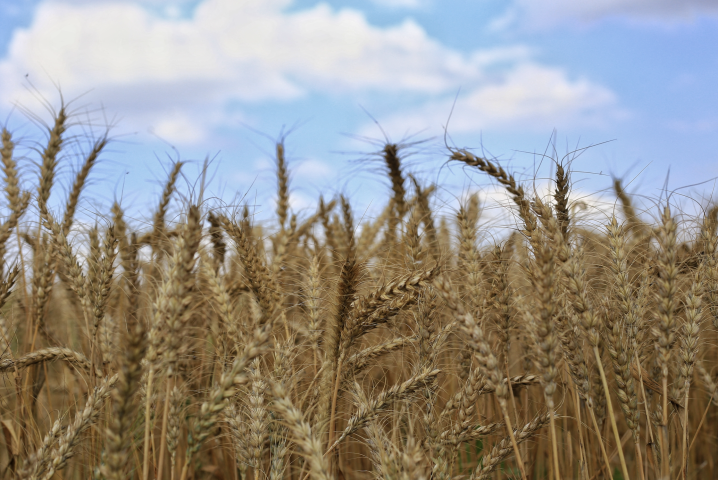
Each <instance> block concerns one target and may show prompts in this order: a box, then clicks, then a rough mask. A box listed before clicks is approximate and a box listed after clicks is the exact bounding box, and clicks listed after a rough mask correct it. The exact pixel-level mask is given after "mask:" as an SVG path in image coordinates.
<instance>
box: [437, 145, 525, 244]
mask: <svg viewBox="0 0 718 480" xmlns="http://www.w3.org/2000/svg"><path fill="white" fill-rule="evenodd" d="M451 160H455V161H458V162H462V163H464V164H466V165H468V166H470V167H476V168H478V169H479V170H481V171H482V172H485V173H486V174H488V175H490V176H492V177H494V178H495V179H496V180H497V181H498V182H499V183H500V184H501V185H503V186H504V188H506V191H507V192H509V194H510V195H511V196H512V200H513V201H514V203H515V204H516V206H518V208H519V216H520V217H521V220H522V221H523V222H524V233H525V235H526V236H527V237H528V238H529V240H531V239H532V235H533V232H534V231H535V230H536V228H537V227H538V225H537V224H536V216H535V215H534V214H533V212H532V211H531V204H530V202H529V200H528V198H527V197H526V194H525V193H524V189H523V187H522V186H521V185H519V184H518V183H517V182H516V179H515V178H514V176H513V175H511V174H509V173H506V171H505V170H504V169H503V168H501V167H500V166H498V165H494V163H492V162H491V161H489V160H486V159H483V158H481V157H477V156H476V155H474V154H473V153H470V152H468V151H466V150H456V151H452V152H451Z"/></svg>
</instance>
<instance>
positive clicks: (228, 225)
mask: <svg viewBox="0 0 718 480" xmlns="http://www.w3.org/2000/svg"><path fill="white" fill-rule="evenodd" d="M220 220H221V222H222V226H223V227H224V229H225V231H226V232H227V234H228V235H229V236H230V238H232V240H234V242H235V245H236V247H237V253H238V254H239V257H240V260H241V261H242V265H243V266H244V273H245V276H246V279H247V281H248V283H249V287H250V288H251V289H252V292H253V293H254V295H255V296H256V297H257V301H259V305H260V306H261V307H262V311H263V316H264V318H265V321H266V318H268V317H271V316H272V315H273V314H274V312H275V311H276V310H277V309H279V308H280V306H281V303H280V296H279V287H278V286H277V285H276V283H275V282H274V279H273V277H272V274H271V272H270V271H269V269H268V268H267V265H266V262H265V260H264V259H263V258H262V257H261V256H260V255H259V254H258V252H257V249H256V247H255V245H254V243H253V242H252V240H251V237H250V236H249V233H248V231H247V229H246V227H240V226H239V225H237V224H236V223H234V222H232V221H230V220H229V219H228V218H227V217H224V216H222V217H220Z"/></svg>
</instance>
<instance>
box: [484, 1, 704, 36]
mask: <svg viewBox="0 0 718 480" xmlns="http://www.w3.org/2000/svg"><path fill="white" fill-rule="evenodd" d="M702 15H709V16H718V3H716V2H715V0H680V1H676V0H592V1H590V2H576V1H572V0H515V2H514V5H513V6H512V7H511V8H510V9H509V10H507V12H506V13H505V15H503V16H502V17H499V18H497V19H496V20H494V22H493V26H494V27H495V28H500V29H501V28H507V27H508V26H513V25H515V24H516V23H517V22H519V23H521V24H523V25H525V26H528V27H532V28H545V27H551V26H555V25H557V24H575V23H580V24H587V23H591V22H595V21H598V20H602V19H606V18H623V19H627V20H632V21H649V22H661V23H665V22H670V23H674V22H687V21H692V20H694V19H695V18H696V17H699V16H702Z"/></svg>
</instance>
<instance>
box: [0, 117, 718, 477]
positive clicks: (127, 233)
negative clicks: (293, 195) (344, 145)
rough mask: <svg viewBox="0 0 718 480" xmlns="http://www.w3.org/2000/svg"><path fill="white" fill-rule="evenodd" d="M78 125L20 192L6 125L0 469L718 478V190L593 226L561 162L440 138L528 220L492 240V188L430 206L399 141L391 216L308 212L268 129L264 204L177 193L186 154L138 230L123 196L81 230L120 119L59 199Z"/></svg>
mask: <svg viewBox="0 0 718 480" xmlns="http://www.w3.org/2000/svg"><path fill="white" fill-rule="evenodd" d="M69 122H70V120H69V119H68V114H67V112H66V109H65V108H62V109H60V110H59V111H57V112H56V113H55V114H54V116H53V122H52V124H50V125H48V126H47V139H46V141H43V143H42V145H41V146H40V148H38V149H37V153H38V159H37V160H38V161H37V163H38V164H39V180H38V181H37V185H36V187H33V188H32V190H31V191H23V190H22V189H21V186H22V185H24V184H25V183H26V182H27V181H28V180H27V178H25V177H29V176H30V174H29V173H25V174H23V177H24V178H23V182H22V183H21V181H20V180H21V179H20V178H19V174H18V168H19V167H18V160H19V155H18V154H17V153H16V148H15V144H14V142H13V136H12V135H11V133H10V132H8V131H7V130H5V129H4V130H3V131H2V152H1V153H2V172H3V176H4V179H3V180H4V193H5V201H6V207H5V210H4V213H3V218H4V219H3V220H2V223H1V224H0V276H1V277H0V280H1V284H0V307H1V312H2V315H1V316H0V341H1V342H2V357H1V359H0V372H1V373H2V376H3V383H2V386H1V388H2V391H1V393H0V413H1V415H2V418H1V420H0V428H2V432H3V435H2V436H1V438H0V440H2V441H3V442H2V443H3V446H4V448H2V449H1V450H0V474H1V475H2V477H3V478H22V479H45V480H47V479H50V478H52V477H55V476H56V477H58V478H68V479H69V478H82V479H86V478H93V479H94V478H98V479H100V478H104V479H108V480H111V479H121V478H135V479H143V480H148V479H155V478H157V479H168V478H169V479H181V480H186V479H188V478H217V479H226V480H233V479H237V480H239V479H245V478H247V479H249V478H251V479H255V480H259V479H265V478H269V479H274V480H279V479H296V480H305V479H330V478H336V479H343V478H346V479H352V478H358V479H362V478H381V479H407V480H408V479H436V480H440V479H441V480H443V479H460V478H467V479H472V480H473V479H489V478H519V477H520V478H522V479H527V478H553V479H556V480H558V479H561V478H564V479H565V478H580V479H585V480H589V479H598V478H623V479H624V480H628V479H629V478H634V479H640V480H644V479H648V478H656V479H668V478H688V477H690V478H713V477H715V476H716V474H718V469H717V468H716V465H715V464H714V460H713V454H714V453H715V452H716V447H717V445H716V443H715V435H714V433H713V432H715V431H716V428H718V416H717V415H716V412H717V410H716V409H715V408H712V407H711V404H714V405H718V392H717V388H718V387H717V385H716V381H715V380H714V378H713V376H712V375H711V370H712V369H713V368H714V367H715V366H716V364H717V361H718V355H716V352H715V350H712V349H711V348H710V346H711V342H713V341H715V339H716V334H715V332H714V329H715V328H718V292H717V291H716V289H717V288H718V265H717V264H716V262H717V258H716V255H717V253H716V242H717V241H718V238H717V236H716V226H717V225H718V208H716V207H714V206H711V205H708V206H707V207H706V209H705V214H704V215H703V216H701V217H700V218H693V219H688V220H686V219H685V218H684V217H681V218H683V220H682V221H680V222H679V221H678V217H677V216H675V215H674V213H673V212H672V211H671V208H670V207H669V206H668V205H665V204H664V205H663V206H661V209H660V212H661V213H660V215H658V218H659V220H658V221H656V222H653V223H647V222H646V221H645V220H642V219H641V218H640V216H639V215H638V214H637V212H636V211H635V207H634V206H633V204H632V201H631V198H630V197H629V196H628V195H627V194H626V193H625V192H624V190H623V189H622V188H621V184H620V182H616V184H615V193H616V195H617V197H618V201H617V205H619V210H620V211H619V212H617V213H616V215H615V216H612V217H611V216H609V217H608V218H607V219H606V222H605V225H603V226H602V227H600V228H586V227H582V226H581V225H578V224H576V219H575V217H574V215H573V213H572V209H571V202H570V199H569V192H570V179H569V175H568V172H567V169H565V168H564V167H565V165H562V164H561V162H557V163H556V165H555V179H554V181H553V185H554V186H555V188H553V189H552V190H553V191H552V193H553V194H552V195H550V196H546V197H545V198H541V196H539V195H528V194H527V193H526V190H524V188H523V187H522V185H521V184H520V183H519V182H517V181H516V180H515V178H514V176H513V175H512V174H510V173H508V172H506V171H505V170H504V169H503V168H501V167H500V166H499V165H498V164H497V163H496V162H491V161H489V160H486V159H483V158H480V157H478V156H475V155H474V154H472V153H470V152H468V151H465V150H451V149H449V151H448V156H449V158H450V160H451V161H452V162H454V163H456V164H459V165H461V166H462V168H464V169H465V170H466V171H467V172H468V174H469V175H476V176H483V175H488V176H489V177H490V178H492V179H493V180H494V181H496V182H498V183H499V184H500V185H501V186H503V187H504V188H505V189H506V191H507V192H508V195H509V198H511V199H512V200H513V206H512V207H509V208H511V209H512V211H513V212H514V213H515V214H516V218H517V219H518V222H517V228H516V229H515V230H514V231H513V233H511V234H510V235H508V236H507V238H504V239H501V240H500V241H499V240H497V241H496V242H495V244H493V245H490V246H489V247H486V246H480V245H482V244H481V243H480V242H479V241H478V238H479V235H480V233H481V232H480V227H479V222H480V216H481V208H480V206H479V202H478V197H477V196H476V195H473V196H469V197H468V198H467V199H466V201H465V202H464V204H463V205H462V206H461V207H460V208H459V210H458V212H455V213H454V214H453V217H451V216H448V215H445V216H439V215H438V214H437V212H436V210H435V209H432V203H433V200H432V195H435V186H433V185H422V184H421V183H420V182H419V181H418V180H416V179H415V178H414V177H413V176H411V175H410V173H409V172H407V171H406V169H405V168H404V167H405V165H402V149H401V148H400V146H397V145H395V144H386V145H385V146H384V147H383V149H382V151H381V152H380V154H379V156H380V157H381V158H382V160H383V162H384V165H385V167H386V172H387V174H388V178H389V179H390V181H391V187H392V188H391V194H390V195H389V199H388V202H387V204H386V206H385V208H384V209H383V212H382V213H381V215H378V216H377V217H376V218H375V219H372V220H371V221H368V222H365V223H363V224H361V225H359V224H357V222H356V217H355V215H354V213H353V211H352V207H351V205H350V203H349V201H348V200H347V199H346V198H345V197H343V196H337V198H335V199H333V200H331V201H325V200H322V199H320V200H319V208H318V210H317V211H316V213H314V214H312V215H309V216H307V215H304V217H305V218H297V216H295V215H293V214H291V211H290V210H291V209H290V207H289V185H288V183H289V182H288V178H289V172H288V167H287V164H286V161H285V158H284V146H283V144H282V143H281V142H280V143H278V144H277V145H276V171H277V179H278V182H277V183H278V191H277V203H276V220H275V222H274V224H273V225H269V224H264V225H262V226H260V225H258V224H257V222H254V221H253V219H252V216H251V215H250V210H249V209H248V208H247V207H246V206H245V207H244V209H242V208H237V209H228V208H219V207H218V208H210V207H207V206H206V204H205V205H203V204H201V202H195V203H193V202H192V200H191V199H190V200H187V198H188V197H190V198H191V195H188V196H187V195H186V196H184V197H183V198H184V199H185V201H183V202H178V201H176V200H175V202H172V200H173V197H175V199H176V197H177V193H176V188H177V182H178V178H179V177H180V172H181V168H182V163H180V162H177V163H174V164H173V165H172V166H171V171H170V174H169V179H168V180H167V183H166V186H165V188H164V191H163V193H162V196H161V198H160V199H159V202H158V205H157V206H156V210H155V211H154V215H153V218H152V221H151V222H150V223H149V225H150V226H149V227H148V228H145V229H144V230H140V231H136V230H135V229H133V227H132V226H131V225H130V223H131V222H130V221H129V220H127V219H126V218H125V216H124V214H123V210H122V208H121V206H120V205H119V204H117V203H115V204H114V206H113V207H112V209H111V212H109V213H107V215H105V216H102V217H99V216H98V217H97V218H96V219H95V222H96V223H95V226H93V227H91V228H86V229H83V228H82V227H81V226H78V225H77V222H74V221H73V218H74V217H75V212H76V210H77V208H78V207H77V206H78V200H79V199H80V195H81V192H82V190H83V186H84V185H85V183H86V181H87V178H88V174H89V173H90V171H91V169H92V167H93V165H94V164H95V163H96V162H97V159H98V156H99V155H100V154H101V152H102V150H103V148H105V147H106V145H107V141H108V139H107V137H106V136H101V137H100V138H99V139H97V141H95V142H94V144H93V145H92V148H91V149H89V154H87V155H86V157H84V163H83V164H82V167H81V168H80V169H79V170H78V172H77V176H76V179H75V181H74V184H73V185H72V187H71V189H70V193H69V195H68V196H67V200H66V202H65V208H64V211H62V212H54V211H51V210H55V209H51V208H50V207H49V203H48V201H49V199H50V195H51V191H52V190H53V184H54V183H57V182H56V174H57V170H58V168H57V166H58V160H59V158H61V157H62V155H63V152H64V151H65V150H63V149H64V148H66V147H67V142H68V139H67V138H66V137H67V136H68V128H69V127H70V124H69ZM24 161H27V160H24ZM55 190H57V188H56V189H55ZM55 203H57V202H55ZM205 203H206V202H205ZM172 205H177V206H175V207H173V206H172ZM179 205H181V206H179ZM173 208H174V209H175V210H179V212H176V213H173V214H172V215H171V218H172V220H171V221H170V220H168V217H170V215H169V213H168V212H171V211H173ZM56 210H60V209H59V208H58V209H56ZM642 216H646V215H642ZM679 223H680V225H679ZM85 224H87V223H85ZM89 225H92V223H90V224H89ZM679 226H680V229H679Z"/></svg>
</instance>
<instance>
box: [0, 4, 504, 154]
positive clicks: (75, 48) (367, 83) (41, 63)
mask: <svg viewBox="0 0 718 480" xmlns="http://www.w3.org/2000/svg"><path fill="white" fill-rule="evenodd" d="M141 3H142V2H138V3H131V2H120V1H102V2H94V3H92V2H84V1H78V0H74V1H73V0H66V1H45V2H43V3H40V4H39V5H38V7H37V9H36V11H35V16H34V19H33V21H32V23H31V25H30V26H29V27H27V28H22V29H17V30H16V31H15V32H14V33H13V36H12V39H11V42H10V46H9V49H8V53H7V56H6V57H5V58H4V59H2V61H0V92H2V93H1V94H0V95H2V97H1V99H2V101H5V102H7V101H14V100H20V101H22V100H23V99H27V98H28V97H27V93H26V92H25V91H24V90H23V89H22V88H20V86H21V79H22V78H23V77H24V76H25V75H26V74H29V78H30V79H31V81H33V83H34V84H35V85H36V86H37V87H38V88H39V90H40V92H41V93H43V94H46V95H47V96H49V97H52V96H53V95H54V93H55V91H54V85H53V82H54V83H56V84H58V85H60V87H61V88H62V90H63V92H64V93H65V95H66V96H67V97H72V96H75V95H78V94H82V93H86V92H88V91H90V90H93V89H94V92H93V97H92V98H96V99H102V100H103V102H104V103H105V104H106V105H108V106H110V107H113V108H118V107H119V109H120V110H121V111H123V112H131V113H130V115H131V116H132V115H134V117H135V118H136V119H143V120H144V121H146V122H149V123H151V124H153V125H155V126H156V128H159V126H158V125H159V124H165V125H167V124H169V123H171V124H174V125H175V126H174V127H172V128H171V129H169V130H171V131H179V130H178V127H177V125H178V121H177V120H176V119H173V118H171V117H173V116H174V113H173V112H171V111H168V110H167V105H172V108H174V109H177V108H180V109H181V108H184V109H185V113H186V115H185V116H186V117H189V116H193V117H194V120H195V123H198V122H206V121H207V120H208V119H207V118H202V117H198V116H196V115H190V114H189V113H188V112H190V111H191V110H192V109H193V108H194V109H198V108H199V107H202V108H203V109H204V110H205V111H207V110H210V109H211V108H213V107H214V108H215V109H216V108H218V107H219V106H221V105H223V104H226V102H228V101H231V100H236V101H240V102H258V101H263V100H267V99H273V100H276V99H279V100H290V99H294V98H297V97H301V96H303V95H306V94H307V93H311V92H322V93H327V92H334V93H337V94H346V93H350V92H354V91H379V92H387V91H394V92H399V91H401V92H418V93H424V94H437V93H441V92H444V91H446V90H447V89H449V88H454V87H455V86H456V85H458V84H461V83H465V82H474V81H477V80H479V79H480V78H482V76H483V69H484V68H485V66H486V64H487V62H489V63H490V62H497V61H502V60H506V59H511V58H513V56H515V55H517V52H516V51H515V49H513V50H512V49H498V50H495V51H488V52H476V53H475V54H469V55H465V54H462V53H460V52H457V51H455V50H452V49H449V48H446V47H445V46H443V45H441V44H440V43H439V42H437V41H436V40H434V39H432V38H430V37H429V36H428V35H427V33H426V32H425V30H424V29H423V28H422V27H421V26H419V25H418V24H417V23H416V22H414V21H413V20H405V21H403V22H402V23H399V24H397V25H393V26H389V27H376V26H373V25H371V24H370V23H369V22H368V21H367V19H366V18H365V16H364V14H363V13H361V12H360V11H358V10H353V9H340V10H335V9H332V8H331V7H329V6H328V5H326V4H318V5H316V6H314V7H311V8H308V9H302V10H296V11H291V12H288V11H286V9H287V7H289V6H291V3H292V2H291V0H243V1H237V0H205V1H203V2H201V3H200V4H198V5H197V6H196V7H195V8H194V10H193V11H192V12H191V15H190V16H188V17H180V18H174V17H173V18H168V17H166V16H162V15H158V14H156V12H155V11H153V9H152V8H145V7H147V5H144V6H143V5H142V4H141ZM145 3H147V2H145ZM150 3H152V4H164V5H172V4H173V3H172V2H158V1H155V2H150ZM180 3H181V2H180ZM163 122H164V123H163ZM168 122H169V123H168ZM185 123H186V122H185ZM185 130H186V129H185ZM184 138H185V140H187V141H189V140H191V139H199V138H200V136H198V135H194V136H190V137H184Z"/></svg>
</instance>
